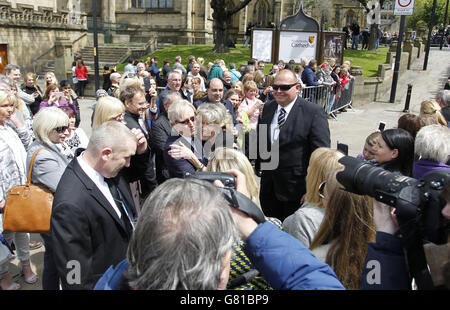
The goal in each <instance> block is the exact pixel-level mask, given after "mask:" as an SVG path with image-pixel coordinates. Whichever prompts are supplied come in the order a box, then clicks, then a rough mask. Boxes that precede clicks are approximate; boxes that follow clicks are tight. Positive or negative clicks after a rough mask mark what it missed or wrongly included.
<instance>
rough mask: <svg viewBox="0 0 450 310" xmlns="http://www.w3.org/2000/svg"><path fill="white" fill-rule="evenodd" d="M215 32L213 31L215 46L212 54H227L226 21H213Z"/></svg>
mask: <svg viewBox="0 0 450 310" xmlns="http://www.w3.org/2000/svg"><path fill="white" fill-rule="evenodd" d="M215 22H216V27H215V28H216V30H215V32H214V33H215V42H214V43H215V45H214V49H213V51H214V53H228V52H229V49H228V35H229V34H228V22H227V20H226V19H225V20H218V19H216V20H215Z"/></svg>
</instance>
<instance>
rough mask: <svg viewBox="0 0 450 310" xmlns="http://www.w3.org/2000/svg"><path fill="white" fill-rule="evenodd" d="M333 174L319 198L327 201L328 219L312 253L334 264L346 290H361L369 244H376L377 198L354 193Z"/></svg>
mask: <svg viewBox="0 0 450 310" xmlns="http://www.w3.org/2000/svg"><path fill="white" fill-rule="evenodd" d="M337 172H338V171H337V170H336V171H334V172H332V173H331V174H330V175H329V176H328V178H327V180H326V183H324V184H325V185H324V186H322V187H321V188H320V190H319V192H318V195H319V196H320V197H321V198H322V199H324V200H326V201H327V202H326V207H325V217H324V219H323V221H322V224H321V225H320V228H319V231H318V232H317V234H316V235H315V237H314V239H313V241H312V243H311V245H310V247H309V248H310V250H311V251H312V252H313V254H314V255H315V256H316V257H317V258H318V259H319V260H321V261H323V262H325V263H327V264H328V265H330V267H331V268H332V269H333V271H334V272H335V273H336V275H337V277H338V279H339V281H340V282H341V283H342V284H343V285H344V286H345V288H346V289H352V290H357V289H359V288H360V283H361V274H362V271H363V267H364V260H365V257H366V253H367V244H368V243H369V242H374V241H375V234H376V229H375V223H374V219H373V199H372V198H370V197H369V196H361V195H356V194H353V193H350V192H348V191H346V190H344V189H343V186H342V185H341V184H340V183H339V182H338V180H337V179H336V174H337Z"/></svg>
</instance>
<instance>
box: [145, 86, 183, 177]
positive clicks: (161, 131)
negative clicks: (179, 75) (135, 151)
mask: <svg viewBox="0 0 450 310" xmlns="http://www.w3.org/2000/svg"><path fill="white" fill-rule="evenodd" d="M161 100H162V104H163V105H164V111H163V112H162V113H161V114H159V116H158V118H157V119H156V120H154V121H153V122H152V130H151V145H152V150H153V151H154V152H155V166H156V180H157V181H158V184H161V183H163V182H164V181H165V180H167V179H168V178H169V172H168V171H167V168H165V165H164V156H163V151H164V147H165V145H166V141H167V138H168V137H169V136H170V134H171V132H172V126H171V125H170V122H169V119H168V118H167V112H166V111H168V110H169V107H170V105H171V104H172V103H174V102H176V101H178V100H181V96H180V94H179V93H178V92H176V91H174V90H171V91H169V92H167V93H166V94H165V95H164V96H162V97H161Z"/></svg>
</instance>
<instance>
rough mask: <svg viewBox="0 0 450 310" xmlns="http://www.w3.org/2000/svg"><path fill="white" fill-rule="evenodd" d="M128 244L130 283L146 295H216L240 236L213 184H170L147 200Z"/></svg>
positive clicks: (190, 181) (181, 181)
mask: <svg viewBox="0 0 450 310" xmlns="http://www.w3.org/2000/svg"><path fill="white" fill-rule="evenodd" d="M141 212H142V213H141V214H140V216H139V219H138V222H137V224H136V230H135V231H134V234H133V236H132V238H131V240H130V244H129V247H128V253H127V258H128V261H129V262H130V268H129V269H128V273H127V279H128V280H129V284H130V285H131V287H133V288H135V289H145V290H154V289H160V290H174V289H184V290H199V289H201V290H206V289H209V290H215V289H217V286H218V284H219V282H220V274H221V270H222V263H223V259H224V257H225V255H226V253H227V252H228V251H229V250H230V249H231V246H232V244H233V242H235V241H237V240H238V237H239V235H238V231H237V227H236V224H235V222H234V220H233V216H232V214H231V211H230V207H229V206H228V204H227V203H226V202H225V200H224V198H223V197H222V195H221V193H220V192H219V191H218V190H217V189H216V188H215V187H214V186H213V185H212V184H210V183H208V182H205V181H201V180H196V179H176V178H175V179H170V180H167V181H166V182H164V183H163V184H162V185H160V186H159V187H157V188H156V189H155V190H154V191H153V192H152V194H151V196H150V197H149V198H148V199H147V200H146V201H145V203H144V205H143V207H142V211H141Z"/></svg>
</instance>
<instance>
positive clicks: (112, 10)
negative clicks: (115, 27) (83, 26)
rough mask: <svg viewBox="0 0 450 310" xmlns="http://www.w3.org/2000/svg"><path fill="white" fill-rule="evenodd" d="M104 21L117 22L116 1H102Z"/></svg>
mask: <svg viewBox="0 0 450 310" xmlns="http://www.w3.org/2000/svg"><path fill="white" fill-rule="evenodd" d="M101 4H102V19H103V20H104V21H105V22H111V23H115V22H116V0H109V1H102V2H101Z"/></svg>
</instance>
